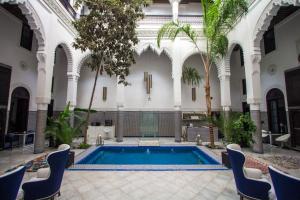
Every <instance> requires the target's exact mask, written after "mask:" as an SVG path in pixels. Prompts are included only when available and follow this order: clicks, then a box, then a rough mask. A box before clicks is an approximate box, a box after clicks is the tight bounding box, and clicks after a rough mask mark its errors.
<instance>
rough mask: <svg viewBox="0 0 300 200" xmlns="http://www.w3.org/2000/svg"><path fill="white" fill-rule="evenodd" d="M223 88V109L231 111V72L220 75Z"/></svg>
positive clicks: (221, 87)
mask: <svg viewBox="0 0 300 200" xmlns="http://www.w3.org/2000/svg"><path fill="white" fill-rule="evenodd" d="M219 79H220V89H221V106H222V108H223V111H230V107H231V95H230V74H222V75H220V76H219Z"/></svg>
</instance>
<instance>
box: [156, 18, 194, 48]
mask: <svg viewBox="0 0 300 200" xmlns="http://www.w3.org/2000/svg"><path fill="white" fill-rule="evenodd" d="M180 33H183V34H185V35H186V36H187V37H189V38H190V39H191V40H192V41H193V42H194V43H196V40H197V33H196V31H195V30H193V28H192V27H191V25H190V24H180V23H179V22H174V21H172V22H168V23H166V24H164V25H163V26H162V27H161V28H160V29H159V31H158V34H157V46H158V47H160V45H161V41H162V39H163V38H168V39H170V40H172V41H174V40H175V39H176V37H177V36H178V35H179V34H180Z"/></svg>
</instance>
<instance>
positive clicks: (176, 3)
mask: <svg viewBox="0 0 300 200" xmlns="http://www.w3.org/2000/svg"><path fill="white" fill-rule="evenodd" d="M169 1H170V3H171V6H172V15H173V21H174V22H175V21H177V20H178V13H179V3H180V1H181V0H169Z"/></svg>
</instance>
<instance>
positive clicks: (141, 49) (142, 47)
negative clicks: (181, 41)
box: [135, 43, 173, 61]
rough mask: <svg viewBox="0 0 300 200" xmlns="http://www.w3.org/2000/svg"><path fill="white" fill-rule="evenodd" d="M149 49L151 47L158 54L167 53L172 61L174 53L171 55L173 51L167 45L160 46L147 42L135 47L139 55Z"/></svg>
mask: <svg viewBox="0 0 300 200" xmlns="http://www.w3.org/2000/svg"><path fill="white" fill-rule="evenodd" d="M148 49H151V50H152V51H153V52H155V53H156V54H157V55H159V56H160V55H161V54H162V53H165V54H166V55H167V56H168V58H169V59H170V60H171V61H172V60H173V59H172V55H171V53H170V52H171V51H170V50H169V49H168V48H166V47H162V48H159V47H158V46H157V45H155V44H153V43H145V44H142V45H138V46H137V47H136V48H135V52H136V53H137V54H138V56H140V55H142V54H143V53H144V52H146V51H147V50H148Z"/></svg>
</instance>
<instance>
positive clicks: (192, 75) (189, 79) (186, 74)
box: [182, 66, 202, 85]
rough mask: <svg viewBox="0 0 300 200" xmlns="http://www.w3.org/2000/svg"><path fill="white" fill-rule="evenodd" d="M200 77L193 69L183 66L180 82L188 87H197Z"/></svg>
mask: <svg viewBox="0 0 300 200" xmlns="http://www.w3.org/2000/svg"><path fill="white" fill-rule="evenodd" d="M201 79H202V77H201V76H200V74H199V73H198V71H197V70H196V69H195V68H192V67H187V66H184V68H183V70H182V81H183V83H186V84H188V85H199V84H200V81H201Z"/></svg>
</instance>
